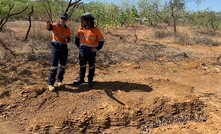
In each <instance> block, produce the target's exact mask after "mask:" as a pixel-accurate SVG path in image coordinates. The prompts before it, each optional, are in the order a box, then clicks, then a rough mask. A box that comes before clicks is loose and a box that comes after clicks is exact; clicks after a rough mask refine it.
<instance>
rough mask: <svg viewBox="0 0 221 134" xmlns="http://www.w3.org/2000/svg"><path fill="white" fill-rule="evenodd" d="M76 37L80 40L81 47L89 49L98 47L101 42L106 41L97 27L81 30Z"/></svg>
mask: <svg viewBox="0 0 221 134" xmlns="http://www.w3.org/2000/svg"><path fill="white" fill-rule="evenodd" d="M76 36H77V37H78V38H79V39H80V45H84V46H88V47H97V45H98V42H99V41H104V37H103V34H102V33H101V31H100V30H99V29H98V28H97V27H93V28H89V29H82V28H79V29H78V32H77V35H76Z"/></svg>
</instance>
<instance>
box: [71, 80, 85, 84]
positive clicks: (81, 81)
mask: <svg viewBox="0 0 221 134" xmlns="http://www.w3.org/2000/svg"><path fill="white" fill-rule="evenodd" d="M82 83H85V81H84V79H80V80H78V81H75V82H73V84H74V85H81V84H82Z"/></svg>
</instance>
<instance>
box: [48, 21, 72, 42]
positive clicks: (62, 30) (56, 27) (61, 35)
mask: <svg viewBox="0 0 221 134" xmlns="http://www.w3.org/2000/svg"><path fill="white" fill-rule="evenodd" d="M52 25H53V29H52V41H56V42H59V43H62V44H66V43H67V42H66V39H68V38H70V37H71V31H70V29H69V28H68V27H67V26H66V25H65V26H64V27H61V25H60V24H59V23H53V24H52Z"/></svg>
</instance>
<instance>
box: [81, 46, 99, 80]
mask: <svg viewBox="0 0 221 134" xmlns="http://www.w3.org/2000/svg"><path fill="white" fill-rule="evenodd" d="M95 57H96V52H92V51H91V47H87V46H84V45H82V46H80V53H79V60H80V63H79V64H80V70H79V78H80V79H81V80H83V79H84V78H85V73H86V66H87V64H88V65H89V71H88V81H89V82H92V81H93V78H94V74H95Z"/></svg>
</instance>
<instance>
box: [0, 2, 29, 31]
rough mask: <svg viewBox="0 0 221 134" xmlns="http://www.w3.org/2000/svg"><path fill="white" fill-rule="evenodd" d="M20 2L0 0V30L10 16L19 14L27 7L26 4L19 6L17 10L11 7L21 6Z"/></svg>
mask: <svg viewBox="0 0 221 134" xmlns="http://www.w3.org/2000/svg"><path fill="white" fill-rule="evenodd" d="M21 2H22V1H8V0H1V1H0V32H1V31H2V30H3V27H4V26H5V25H6V23H7V22H8V20H9V18H10V17H12V16H15V15H18V14H21V13H22V12H24V11H25V10H27V9H28V5H26V6H25V7H22V8H20V9H19V10H18V11H14V10H13V9H14V8H15V7H16V6H21V4H24V3H21ZM23 2H24V1H23ZM15 3H16V4H15Z"/></svg>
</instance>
